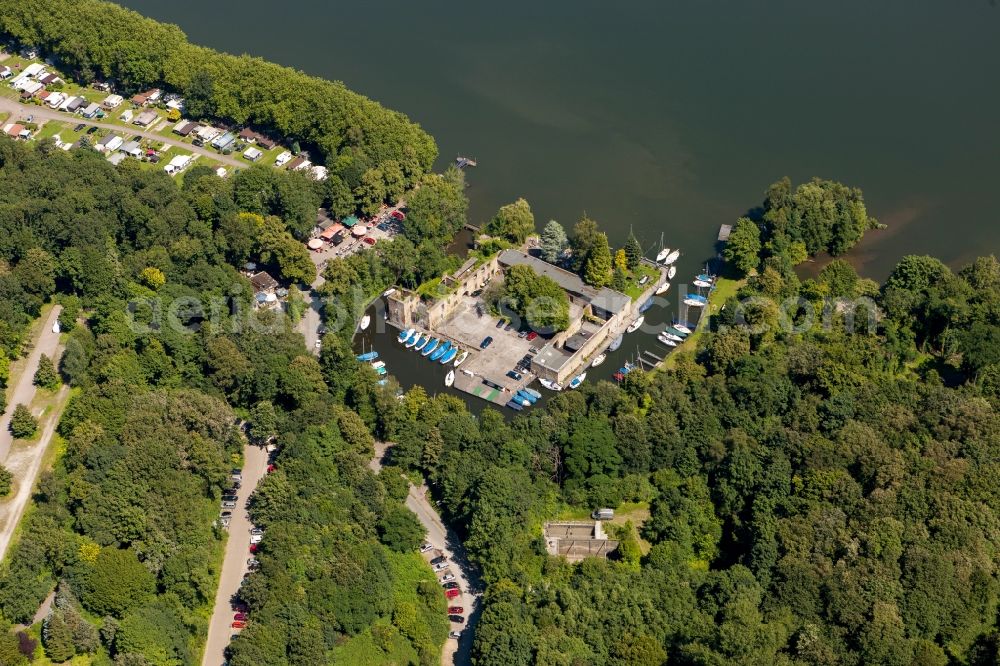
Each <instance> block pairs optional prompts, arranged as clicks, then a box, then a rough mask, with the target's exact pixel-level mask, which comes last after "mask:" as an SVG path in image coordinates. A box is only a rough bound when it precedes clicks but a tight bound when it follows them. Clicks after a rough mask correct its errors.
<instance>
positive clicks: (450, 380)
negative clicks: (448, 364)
mask: <svg viewBox="0 0 1000 666" xmlns="http://www.w3.org/2000/svg"><path fill="white" fill-rule="evenodd" d="M454 383H455V371H454V370H449V371H448V374H447V375H445V377H444V385H445V386H451V385H452V384H454Z"/></svg>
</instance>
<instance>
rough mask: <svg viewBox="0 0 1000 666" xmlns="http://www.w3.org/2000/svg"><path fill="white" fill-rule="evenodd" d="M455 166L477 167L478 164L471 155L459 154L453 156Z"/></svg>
mask: <svg viewBox="0 0 1000 666" xmlns="http://www.w3.org/2000/svg"><path fill="white" fill-rule="evenodd" d="M455 166H456V167H458V168H459V169H464V168H465V167H477V166H479V164H478V163H477V162H476V160H474V159H472V158H471V157H462V156H461V155H459V156H458V157H456V158H455Z"/></svg>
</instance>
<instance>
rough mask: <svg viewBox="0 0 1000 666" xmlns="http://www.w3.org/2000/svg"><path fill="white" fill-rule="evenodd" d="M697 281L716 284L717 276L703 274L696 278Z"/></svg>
mask: <svg viewBox="0 0 1000 666" xmlns="http://www.w3.org/2000/svg"><path fill="white" fill-rule="evenodd" d="M695 280H701V281H702V282H708V283H712V282H715V276H714V275H709V274H708V273H702V274H701V275H698V276H696V277H695Z"/></svg>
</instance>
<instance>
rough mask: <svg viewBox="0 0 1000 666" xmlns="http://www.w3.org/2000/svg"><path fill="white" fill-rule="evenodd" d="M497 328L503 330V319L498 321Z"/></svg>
mask: <svg viewBox="0 0 1000 666" xmlns="http://www.w3.org/2000/svg"><path fill="white" fill-rule="evenodd" d="M497 328H503V319H497Z"/></svg>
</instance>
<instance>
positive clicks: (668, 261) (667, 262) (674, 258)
mask: <svg viewBox="0 0 1000 666" xmlns="http://www.w3.org/2000/svg"><path fill="white" fill-rule="evenodd" d="M680 256H681V251H680V250H674V251H673V252H671V253H670V254H668V255H667V257H666V258H665V259H664V260H663V263H664V264H665V265H667V266H669V265H670V264H672V263H674V262H675V261H677V260H678V259H679V258H680Z"/></svg>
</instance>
